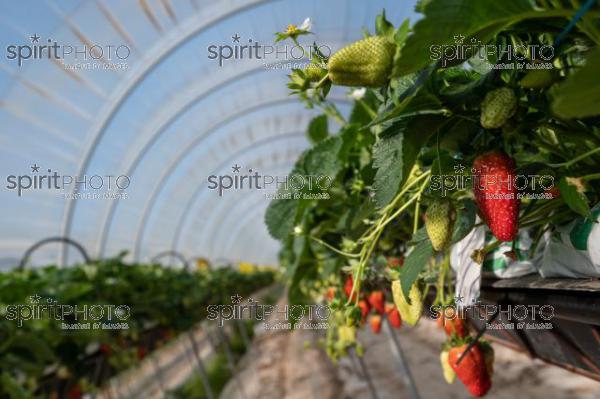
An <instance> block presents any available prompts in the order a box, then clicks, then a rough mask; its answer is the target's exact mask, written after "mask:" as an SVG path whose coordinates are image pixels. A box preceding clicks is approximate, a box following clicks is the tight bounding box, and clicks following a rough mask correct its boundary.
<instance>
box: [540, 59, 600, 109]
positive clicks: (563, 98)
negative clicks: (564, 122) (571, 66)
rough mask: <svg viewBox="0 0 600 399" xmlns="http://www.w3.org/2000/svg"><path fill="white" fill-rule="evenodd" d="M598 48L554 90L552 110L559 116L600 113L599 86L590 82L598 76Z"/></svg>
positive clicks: (599, 67)
mask: <svg viewBox="0 0 600 399" xmlns="http://www.w3.org/2000/svg"><path fill="white" fill-rule="evenodd" d="M599 69H600V50H598V49H597V50H595V51H594V52H592V53H591V54H590V55H589V56H588V58H587V60H586V63H585V65H584V66H583V67H582V68H581V69H580V70H578V71H577V72H575V73H574V74H573V75H572V76H571V77H569V78H568V79H567V81H566V82H565V83H563V84H562V85H561V86H560V87H558V89H557V90H556V94H555V97H554V102H553V103H552V110H553V111H554V113H555V114H556V115H558V116H559V117H561V118H565V119H570V118H586V117H589V116H594V115H600V86H599V85H597V84H590V82H594V81H595V80H596V79H597V78H598V70H599Z"/></svg>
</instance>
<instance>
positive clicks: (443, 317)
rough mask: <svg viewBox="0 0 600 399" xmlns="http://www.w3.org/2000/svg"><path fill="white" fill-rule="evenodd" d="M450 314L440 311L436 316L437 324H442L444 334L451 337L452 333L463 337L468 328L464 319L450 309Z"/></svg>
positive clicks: (466, 333) (467, 332)
mask: <svg viewBox="0 0 600 399" xmlns="http://www.w3.org/2000/svg"><path fill="white" fill-rule="evenodd" d="M449 309H452V308H449ZM450 313H451V314H450V315H449V316H447V313H444V312H441V313H440V317H439V318H438V326H440V327H441V326H443V327H444V331H446V335H447V336H449V337H451V336H452V335H453V334H455V335H456V336H458V337H459V338H464V337H466V336H467V335H468V334H469V328H468V326H467V324H466V323H465V320H464V319H462V318H461V317H460V314H457V313H456V312H455V311H454V309H452V312H450Z"/></svg>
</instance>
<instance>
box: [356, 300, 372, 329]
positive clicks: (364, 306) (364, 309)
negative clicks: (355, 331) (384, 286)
mask: <svg viewBox="0 0 600 399" xmlns="http://www.w3.org/2000/svg"><path fill="white" fill-rule="evenodd" d="M358 307H359V308H360V315H361V317H362V322H363V323H364V322H365V320H367V315H368V314H369V311H370V310H371V308H370V306H369V304H368V303H367V301H365V300H364V299H361V300H360V301H358Z"/></svg>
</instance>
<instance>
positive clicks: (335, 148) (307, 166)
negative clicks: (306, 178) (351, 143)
mask: <svg viewBox="0 0 600 399" xmlns="http://www.w3.org/2000/svg"><path fill="white" fill-rule="evenodd" d="M342 145H343V140H342V138H341V137H340V136H335V137H329V138H327V139H326V140H323V141H321V142H320V143H318V144H317V145H316V146H315V147H313V148H311V149H309V150H308V151H307V152H306V153H305V154H304V163H303V166H304V168H303V169H304V170H305V171H306V174H307V175H313V176H319V175H327V176H329V177H330V178H332V179H333V178H335V175H337V173H338V172H339V171H340V170H341V168H342V162H341V161H340V157H339V153H340V150H341V148H342Z"/></svg>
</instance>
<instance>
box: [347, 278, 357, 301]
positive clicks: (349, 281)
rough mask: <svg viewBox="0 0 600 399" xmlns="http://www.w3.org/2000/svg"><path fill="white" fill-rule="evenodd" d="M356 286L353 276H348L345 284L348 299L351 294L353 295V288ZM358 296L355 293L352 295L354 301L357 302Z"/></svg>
mask: <svg viewBox="0 0 600 399" xmlns="http://www.w3.org/2000/svg"><path fill="white" fill-rule="evenodd" d="M353 285H354V279H353V278H352V276H348V277H347V278H346V282H345V283H344V292H345V293H346V297H347V298H350V294H351V293H352V286H353ZM356 295H357V293H356V292H355V293H354V295H352V300H353V301H355V300H356Z"/></svg>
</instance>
